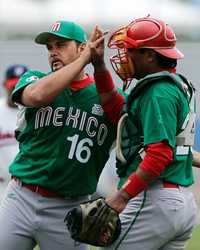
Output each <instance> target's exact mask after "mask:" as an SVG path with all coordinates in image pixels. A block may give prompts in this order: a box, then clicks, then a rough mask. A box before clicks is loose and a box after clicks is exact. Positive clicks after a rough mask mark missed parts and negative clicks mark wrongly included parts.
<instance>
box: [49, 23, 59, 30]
mask: <svg viewBox="0 0 200 250" xmlns="http://www.w3.org/2000/svg"><path fill="white" fill-rule="evenodd" d="M59 29H60V22H56V23H54V24H53V25H52V27H51V31H54V32H55V31H59Z"/></svg>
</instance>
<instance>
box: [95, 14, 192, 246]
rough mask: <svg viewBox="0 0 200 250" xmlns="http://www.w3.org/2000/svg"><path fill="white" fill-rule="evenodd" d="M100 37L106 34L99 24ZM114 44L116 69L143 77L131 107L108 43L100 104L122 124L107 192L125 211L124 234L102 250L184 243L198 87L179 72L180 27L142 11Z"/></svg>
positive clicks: (98, 67) (98, 63) (99, 64)
mask: <svg viewBox="0 0 200 250" xmlns="http://www.w3.org/2000/svg"><path fill="white" fill-rule="evenodd" d="M96 33H97V35H96V37H103V32H102V31H101V30H100V29H98V28H97V30H96ZM108 46H109V47H110V48H112V49H116V50H117V54H116V55H114V56H113V57H112V58H111V63H112V65H113V68H114V70H115V71H116V73H117V74H118V75H119V76H120V78H121V79H122V80H123V81H124V84H125V87H124V89H126V87H127V84H129V83H130V82H131V80H132V79H136V80H138V81H137V82H136V85H135V86H134V88H132V90H131V91H130V94H129V95H128V98H127V101H126V104H125V106H123V97H122V96H121V95H120V94H119V93H117V90H116V88H115V86H114V84H113V82H112V78H111V76H110V74H109V72H108V70H107V69H106V66H105V63H104V59H103V55H104V46H103V43H100V45H99V46H97V47H95V46H94V47H93V48H92V50H91V52H92V62H93V65H94V70H95V80H96V84H97V90H98V92H99V94H100V97H101V100H102V105H103V107H104V110H105V112H107V114H108V116H109V117H110V119H111V120H112V121H113V123H116V122H118V130H117V149H116V153H117V172H118V175H119V177H120V182H119V186H118V188H119V189H118V191H117V192H116V194H115V195H113V196H111V197H108V198H107V199H106V202H107V204H108V205H109V206H110V207H112V208H114V209H115V210H116V211H118V212H119V213H120V219H121V222H122V230H121V234H120V236H119V238H118V240H117V241H116V242H115V243H114V244H113V245H111V247H107V248H104V249H112V250H114V249H115V250H116V249H120V250H133V249H137V250H182V249H184V246H185V243H186V241H187V240H188V239H189V238H190V237H191V233H192V230H193V227H194V225H195V219H196V204H195V200H194V197H193V195H192V193H191V192H190V190H189V188H188V187H189V186H191V185H192V184H193V174H192V152H191V146H192V145H193V136H194V127H193V126H194V113H195V99H194V89H193V86H192V85H191V83H190V82H188V80H187V79H186V78H185V77H184V76H182V75H181V74H178V73H176V65H177V60H178V59H181V58H183V54H182V53H181V52H180V51H179V50H178V49H177V48H176V37H175V34H174V31H173V30H172V29H171V28H170V26H168V25H167V24H166V23H165V22H163V21H162V20H159V19H155V18H151V17H149V16H148V17H145V18H138V19H136V20H134V21H133V22H131V23H130V24H129V25H127V26H125V27H122V28H120V29H118V30H117V31H116V32H114V33H113V34H112V35H111V37H110V39H109V42H108Z"/></svg>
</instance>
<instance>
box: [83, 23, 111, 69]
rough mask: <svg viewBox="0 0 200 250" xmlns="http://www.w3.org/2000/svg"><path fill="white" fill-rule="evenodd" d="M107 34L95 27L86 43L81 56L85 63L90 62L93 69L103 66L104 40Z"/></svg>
mask: <svg viewBox="0 0 200 250" xmlns="http://www.w3.org/2000/svg"><path fill="white" fill-rule="evenodd" d="M106 34H107V32H103V31H102V30H101V29H100V28H99V27H98V26H96V27H95V28H94V30H93V32H92V33H91V35H90V38H89V40H88V41H87V43H86V46H85V49H84V50H83V52H82V56H83V57H84V59H85V60H86V61H87V63H90V62H92V64H93V65H94V67H95V66H96V67H98V66H99V65H101V64H104V38H105V35H106Z"/></svg>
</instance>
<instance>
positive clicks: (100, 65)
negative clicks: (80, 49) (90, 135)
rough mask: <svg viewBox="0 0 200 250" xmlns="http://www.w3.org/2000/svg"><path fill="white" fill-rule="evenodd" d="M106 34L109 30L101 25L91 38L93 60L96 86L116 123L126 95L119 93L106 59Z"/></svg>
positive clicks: (105, 108) (103, 103) (107, 111)
mask: <svg viewBox="0 0 200 250" xmlns="http://www.w3.org/2000/svg"><path fill="white" fill-rule="evenodd" d="M106 34H107V32H103V31H102V30H101V29H100V28H99V27H96V28H95V32H94V33H93V34H92V38H91V44H92V49H91V52H92V55H91V57H92V58H91V60H92V64H93V66H94V78H95V82H96V88H97V91H98V94H99V96H100V99H101V103H102V105H103V108H104V111H105V112H106V113H107V115H108V117H109V118H110V119H111V120H112V121H113V122H114V123H117V122H118V121H119V119H120V116H121V111H122V107H123V104H124V97H123V96H122V95H121V94H120V93H118V91H117V88H116V87H115V85H114V82H113V79H112V76H111V74H110V72H109V70H108V69H107V67H106V64H105V61H104V49H105V48H104V37H105V35H106Z"/></svg>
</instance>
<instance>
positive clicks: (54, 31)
mask: <svg viewBox="0 0 200 250" xmlns="http://www.w3.org/2000/svg"><path fill="white" fill-rule="evenodd" d="M52 35H53V36H57V37H61V38H65V39H69V40H75V41H77V42H80V43H85V42H86V41H87V35H86V32H85V31H84V30H83V28H82V27H81V26H80V25H78V24H76V23H74V22H69V21H57V22H55V23H54V24H53V25H52V26H51V28H50V30H49V31H48V32H42V33H40V34H39V35H37V36H36V38H35V42H36V43H39V44H46V43H47V41H48V39H49V37H51V36H52Z"/></svg>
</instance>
